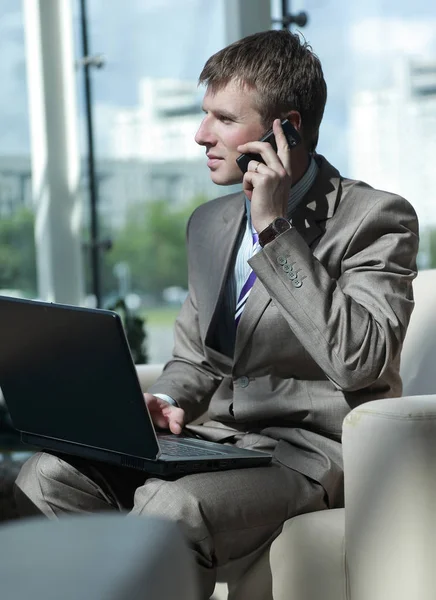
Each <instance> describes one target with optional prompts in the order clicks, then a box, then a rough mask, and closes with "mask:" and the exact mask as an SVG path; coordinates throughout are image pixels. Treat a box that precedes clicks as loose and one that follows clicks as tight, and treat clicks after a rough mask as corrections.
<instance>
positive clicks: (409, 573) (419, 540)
mask: <svg viewBox="0 0 436 600" xmlns="http://www.w3.org/2000/svg"><path fill="white" fill-rule="evenodd" d="M343 451H344V472H345V552H346V565H347V571H348V585H349V592H350V593H349V597H350V598H352V600H368V599H371V600H382V599H383V600H387V599H391V598H392V599H393V598H395V600H406V599H407V600H410V598H419V599H420V600H430V599H433V598H434V594H435V589H436V576H435V568H434V565H435V559H436V544H435V540H436V395H428V396H409V397H405V398H396V399H393V398H392V399H385V400H378V401H374V402H368V403H366V404H363V405H361V406H359V407H357V408H355V409H354V410H353V411H351V413H350V414H349V415H348V416H347V417H346V419H345V421H344V428H343Z"/></svg>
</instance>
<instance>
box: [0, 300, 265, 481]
mask: <svg viewBox="0 0 436 600" xmlns="http://www.w3.org/2000/svg"><path fill="white" fill-rule="evenodd" d="M0 388H1V389H2V392H3V396H4V398H5V402H6V405H7V407H8V409H9V412H10V415H11V418H12V421H13V424H14V426H15V428H16V429H17V430H19V431H20V432H21V438H22V440H23V441H24V442H26V443H29V444H31V445H33V446H37V447H41V448H46V449H48V450H54V451H58V452H63V453H66V454H74V455H78V456H83V457H85V458H90V459H94V460H101V461H104V462H110V463H115V464H119V465H124V466H129V467H133V468H137V469H141V470H144V471H147V472H150V473H156V474H161V475H166V474H167V475H172V474H176V473H190V472H197V471H212V470H223V469H230V468H241V467H251V466H260V465H266V464H268V463H269V462H270V460H271V456H270V455H269V454H266V453H264V452H259V451H255V450H244V449H240V448H234V447H232V446H227V445H222V444H216V443H213V442H208V441H204V440H197V439H193V438H189V437H184V436H176V435H172V434H167V433H166V435H164V436H163V437H162V438H160V437H159V436H157V435H156V432H155V430H154V426H153V423H152V421H151V418H150V416H149V413H148V410H147V407H146V405H145V402H144V398H143V394H142V391H141V388H140V384H139V381H138V377H137V374H136V369H135V366H134V364H133V360H132V357H131V354H130V349H129V346H128V343H127V340H126V337H125V334H124V329H123V325H122V322H121V319H120V317H119V315H117V314H116V313H114V312H111V311H107V310H100V309H89V308H79V307H74V306H66V305H61V304H51V303H46V302H40V301H34V300H22V299H16V298H9V297H5V296H0Z"/></svg>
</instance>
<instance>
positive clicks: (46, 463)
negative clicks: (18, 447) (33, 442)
mask: <svg viewBox="0 0 436 600" xmlns="http://www.w3.org/2000/svg"><path fill="white" fill-rule="evenodd" d="M60 463H61V461H60V460H59V459H58V458H57V457H56V456H53V455H51V454H48V453H46V452H38V453H36V454H34V455H33V456H31V457H30V458H29V459H28V460H27V461H26V462H25V463H24V465H23V466H22V467H21V470H20V472H19V474H18V477H17V479H16V481H15V488H14V495H15V501H16V504H17V507H18V511H19V512H20V514H21V515H22V516H31V515H37V514H41V512H45V511H42V510H41V503H44V501H45V498H44V487H45V485H46V482H47V481H49V480H56V479H59V477H60V476H61V472H62V465H61V464H60Z"/></svg>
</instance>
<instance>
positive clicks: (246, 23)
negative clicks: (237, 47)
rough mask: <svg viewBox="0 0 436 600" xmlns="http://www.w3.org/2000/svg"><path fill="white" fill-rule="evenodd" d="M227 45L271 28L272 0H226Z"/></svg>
mask: <svg viewBox="0 0 436 600" xmlns="http://www.w3.org/2000/svg"><path fill="white" fill-rule="evenodd" d="M224 23H225V45H227V44H231V43H232V42H235V41H236V40H239V39H241V38H243V37H245V36H247V35H251V34H252V33H258V32H259V31H266V30H268V29H271V1H270V0H224Z"/></svg>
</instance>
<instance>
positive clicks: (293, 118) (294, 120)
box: [286, 110, 303, 133]
mask: <svg viewBox="0 0 436 600" xmlns="http://www.w3.org/2000/svg"><path fill="white" fill-rule="evenodd" d="M286 118H287V119H288V121H290V123H291V125H293V126H294V127H295V129H296V130H297V131H298V133H301V130H302V127H303V123H302V120H301V115H300V113H299V112H298V110H291V111H289V112H288V114H287V115H286Z"/></svg>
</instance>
